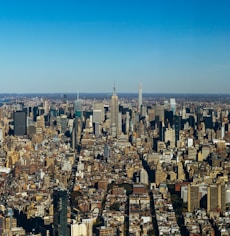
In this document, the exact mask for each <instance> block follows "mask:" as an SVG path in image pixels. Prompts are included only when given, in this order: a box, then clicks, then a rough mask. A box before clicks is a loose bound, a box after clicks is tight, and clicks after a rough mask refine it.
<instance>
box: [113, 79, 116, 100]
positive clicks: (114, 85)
mask: <svg viewBox="0 0 230 236" xmlns="http://www.w3.org/2000/svg"><path fill="white" fill-rule="evenodd" d="M115 95H116V83H115V81H114V84H113V96H115Z"/></svg>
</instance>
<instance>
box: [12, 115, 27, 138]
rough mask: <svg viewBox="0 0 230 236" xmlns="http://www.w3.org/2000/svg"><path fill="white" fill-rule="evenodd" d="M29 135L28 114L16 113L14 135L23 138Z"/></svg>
mask: <svg viewBox="0 0 230 236" xmlns="http://www.w3.org/2000/svg"><path fill="white" fill-rule="evenodd" d="M26 134H27V127H26V112H25V111H16V112H15V113H14V135H16V136H23V135H26Z"/></svg>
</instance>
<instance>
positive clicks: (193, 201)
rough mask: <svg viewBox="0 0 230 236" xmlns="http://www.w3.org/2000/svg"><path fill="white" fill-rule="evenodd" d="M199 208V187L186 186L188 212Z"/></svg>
mask: <svg viewBox="0 0 230 236" xmlns="http://www.w3.org/2000/svg"><path fill="white" fill-rule="evenodd" d="M199 207H200V194H199V186H198V185H193V184H189V185H188V212H193V211H194V210H195V209H198V208H199Z"/></svg>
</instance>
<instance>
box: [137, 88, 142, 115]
mask: <svg viewBox="0 0 230 236" xmlns="http://www.w3.org/2000/svg"><path fill="white" fill-rule="evenodd" d="M141 105H142V84H140V85H139V89H138V111H139V112H140V111H141Z"/></svg>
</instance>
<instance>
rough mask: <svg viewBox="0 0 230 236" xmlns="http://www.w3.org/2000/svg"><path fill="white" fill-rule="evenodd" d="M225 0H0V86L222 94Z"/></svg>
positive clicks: (7, 89)
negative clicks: (114, 84)
mask: <svg viewBox="0 0 230 236" xmlns="http://www.w3.org/2000/svg"><path fill="white" fill-rule="evenodd" d="M229 5H230V3H229V2H228V1H221V2H217V1H202V2H200V1H191V2H184V1H175V2H171V1H165V2H164V4H163V3H162V2H160V1H154V2H153V1H144V2H140V1H132V3H130V1H109V2H107V1H97V2H95V1H84V2H80V1H68V2H64V1H49V2H46V1H33V2H32V1H20V2H17V1H8V2H4V3H3V2H2V3H0V28H1V35H2V36H1V41H0V42H1V44H0V50H1V54H0V78H1V82H2V84H1V88H0V93H76V92H77V91H80V93H85V92H89V93H95V92H98V93H112V89H113V82H114V81H115V82H116V86H117V92H118V93H123V92H128V93H138V86H139V84H140V83H141V84H142V88H143V94H144V93H193V94H199V93H208V94H210V93H215V94H216V93H217V94H219V93H220V94H229V90H228V87H229V85H230V82H229V81H230V80H229V74H230V58H229V52H230V46H229V43H228V42H229V40H230V19H229V17H228V7H229Z"/></svg>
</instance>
